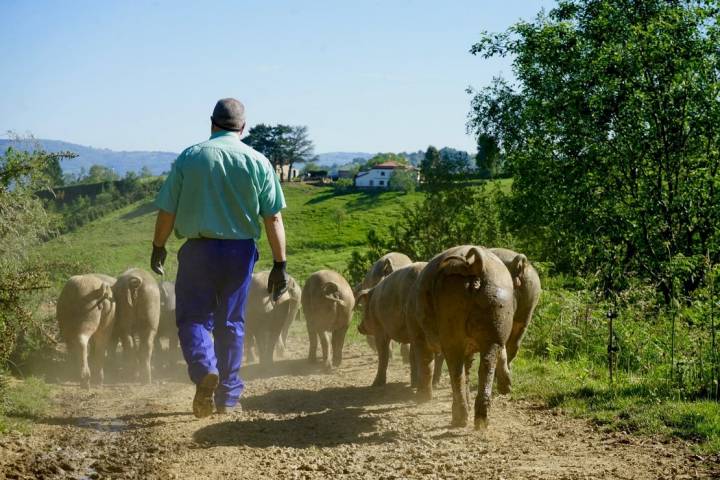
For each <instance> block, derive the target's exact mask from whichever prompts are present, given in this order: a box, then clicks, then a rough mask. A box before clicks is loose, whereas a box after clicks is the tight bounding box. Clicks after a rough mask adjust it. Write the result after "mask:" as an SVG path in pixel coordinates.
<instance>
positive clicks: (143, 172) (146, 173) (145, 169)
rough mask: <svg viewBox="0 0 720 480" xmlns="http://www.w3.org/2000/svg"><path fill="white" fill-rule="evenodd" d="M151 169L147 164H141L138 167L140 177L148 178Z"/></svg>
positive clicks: (150, 174)
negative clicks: (140, 166)
mask: <svg viewBox="0 0 720 480" xmlns="http://www.w3.org/2000/svg"><path fill="white" fill-rule="evenodd" d="M152 176H153V174H152V170H150V167H148V166H147V165H143V167H142V168H141V169H140V178H148V177H152Z"/></svg>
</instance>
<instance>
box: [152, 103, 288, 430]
mask: <svg viewBox="0 0 720 480" xmlns="http://www.w3.org/2000/svg"><path fill="white" fill-rule="evenodd" d="M210 120H211V124H212V125H211V133H212V134H211V136H210V139H209V140H207V141H205V142H202V143H199V144H197V145H194V146H192V147H190V148H188V149H186V150H185V151H184V152H182V153H181V154H180V156H179V157H178V158H177V160H175V163H173V166H172V169H171V171H170V174H169V175H168V177H167V179H166V180H165V183H164V184H163V186H162V188H161V189H160V193H158V195H157V198H156V199H155V205H156V206H157V207H158V209H159V211H158V215H157V221H156V223H155V237H154V239H153V249H152V257H151V260H150V266H151V268H152V270H153V271H155V272H156V273H158V274H160V275H163V274H164V270H163V264H164V262H165V257H166V256H167V251H166V250H165V242H166V241H167V239H168V237H169V236H170V233H171V232H172V230H173V228H174V230H175V235H176V236H177V237H178V238H186V239H187V241H186V242H185V243H184V244H183V245H182V247H181V248H180V251H179V252H178V273H177V280H176V283H175V292H176V297H177V311H176V318H177V326H178V336H179V338H180V345H181V347H182V351H183V356H184V357H185V361H186V362H187V364H188V373H189V375H190V379H191V380H192V382H193V383H195V385H196V387H195V388H196V390H195V398H194V399H193V413H194V414H195V416H196V417H197V418H202V417H207V416H208V415H210V414H212V412H213V397H214V404H215V407H216V408H217V412H218V413H228V412H230V411H231V410H232V409H233V408H235V407H236V405H237V404H238V400H239V398H240V394H241V393H242V390H243V383H242V380H241V379H240V375H239V369H240V364H241V362H242V356H243V336H244V333H245V318H244V310H245V301H246V299H247V293H248V287H249V285H250V278H251V275H252V271H253V267H254V265H255V262H256V261H257V259H258V252H257V247H256V245H255V240H257V239H258V238H259V237H260V232H261V227H260V218H262V221H263V223H264V225H265V232H266V234H267V238H268V242H269V243H270V248H271V250H272V255H273V260H274V262H273V268H272V272H271V273H270V278H269V280H268V292H269V293H271V294H272V295H273V297H274V298H275V299H277V298H278V297H279V296H280V295H282V294H283V293H284V292H285V290H287V280H288V276H287V273H285V265H286V259H285V229H284V227H283V222H282V216H281V214H280V210H281V209H282V208H284V207H285V198H284V196H283V193H282V189H281V188H280V183H279V181H278V178H277V175H276V174H275V171H274V170H273V168H272V167H271V165H270V162H268V160H267V159H266V158H265V157H264V156H263V155H262V154H260V153H258V152H256V151H255V150H253V149H252V148H250V147H249V146H247V145H245V144H244V143H242V142H241V141H240V135H241V134H242V132H243V130H244V128H245V107H244V106H243V104H242V103H240V102H239V101H238V100H235V99H234V98H224V99H222V100H220V101H218V102H217V105H215V109H214V110H213V114H212V117H210ZM211 333H212V337H211V336H210V335H211Z"/></svg>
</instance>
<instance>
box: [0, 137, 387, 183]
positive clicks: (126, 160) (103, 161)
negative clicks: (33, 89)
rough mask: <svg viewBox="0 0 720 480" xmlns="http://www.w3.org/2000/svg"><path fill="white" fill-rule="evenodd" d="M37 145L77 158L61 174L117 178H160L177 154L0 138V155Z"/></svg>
mask: <svg viewBox="0 0 720 480" xmlns="http://www.w3.org/2000/svg"><path fill="white" fill-rule="evenodd" d="M38 143H39V144H40V145H41V146H42V147H43V148H44V149H45V150H46V151H48V152H52V153H55V152H61V151H71V152H75V153H77V154H78V156H77V157H75V158H73V159H71V160H65V161H63V162H62V169H63V172H64V173H71V174H78V173H79V172H80V169H82V168H84V169H85V170H86V171H87V170H89V169H90V167H91V166H92V165H102V166H104V167H108V168H112V169H114V170H115V171H116V172H117V173H118V174H119V175H120V176H123V175H125V173H127V172H128V171H131V172H138V171H140V169H141V168H142V167H144V166H147V167H148V168H149V169H150V171H151V172H152V173H153V175H160V174H161V173H163V172H167V171H169V170H170V166H171V165H172V162H173V161H175V159H176V158H177V156H178V154H177V153H174V152H150V151H132V152H126V151H119V152H118V151H115V150H109V149H107V148H94V147H87V146H85V145H78V144H76V143H69V142H63V141H61V140H46V139H35V140H33V141H21V142H16V141H14V140H8V139H1V138H0V151H2V152H4V151H5V150H6V149H7V147H9V146H14V147H15V148H18V149H22V150H32V149H33V148H34V146H35V144H38ZM373 155H374V154H372V153H366V152H330V153H321V154H319V155H318V157H319V162H318V163H320V164H321V165H326V166H330V165H333V164H335V163H337V164H338V165H343V164H345V163H350V162H351V161H352V160H353V159H354V158H363V159H368V158H370V157H372V156H373Z"/></svg>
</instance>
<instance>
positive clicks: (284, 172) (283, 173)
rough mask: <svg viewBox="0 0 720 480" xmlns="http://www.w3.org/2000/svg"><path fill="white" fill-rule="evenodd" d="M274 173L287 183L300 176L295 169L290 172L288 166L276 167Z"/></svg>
mask: <svg viewBox="0 0 720 480" xmlns="http://www.w3.org/2000/svg"><path fill="white" fill-rule="evenodd" d="M275 173H277V174H278V175H280V177H281V178H282V179H283V180H285V181H286V182H289V181H290V180H292V179H294V178H296V177H297V176H298V175H299V174H300V172H299V171H298V169H297V168H293V169H292V170H290V166H289V165H282V166H280V165H276V166H275Z"/></svg>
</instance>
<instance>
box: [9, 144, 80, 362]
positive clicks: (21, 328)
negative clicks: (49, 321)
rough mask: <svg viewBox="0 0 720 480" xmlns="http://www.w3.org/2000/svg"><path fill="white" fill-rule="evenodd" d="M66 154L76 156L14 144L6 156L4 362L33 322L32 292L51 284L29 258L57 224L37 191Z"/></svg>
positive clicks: (43, 270)
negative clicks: (36, 193)
mask: <svg viewBox="0 0 720 480" xmlns="http://www.w3.org/2000/svg"><path fill="white" fill-rule="evenodd" d="M63 156H68V157H71V156H73V155H72V154H69V153H68V154H49V153H47V152H44V151H42V150H35V151H33V152H27V151H21V150H15V149H13V148H8V149H7V150H6V151H5V153H4V155H2V156H0V366H4V365H5V363H6V362H7V360H8V358H9V356H10V354H11V353H12V352H13V350H14V348H15V346H16V341H17V339H18V335H19V334H20V333H21V332H26V331H27V330H28V329H29V326H30V324H31V322H32V318H31V312H30V311H29V310H28V308H27V306H26V303H27V300H28V297H29V295H30V294H31V293H32V292H34V291H36V290H38V289H41V288H43V287H44V285H45V282H46V268H45V267H43V266H42V265H38V264H37V263H35V262H33V261H31V260H30V258H29V256H28V252H29V250H30V248H31V247H32V246H33V245H35V244H37V243H38V242H40V241H41V240H42V239H44V238H46V237H47V236H48V235H49V234H50V232H51V229H52V226H53V224H52V220H51V218H50V216H49V215H48V214H47V213H46V211H45V209H44V208H43V204H42V202H41V200H40V199H39V198H38V197H37V196H36V195H35V192H37V191H39V190H44V189H47V188H50V187H51V183H52V181H53V179H52V178H51V177H50V175H49V173H50V172H52V169H51V168H49V167H48V165H51V164H52V163H53V162H54V160H56V159H57V160H59V159H60V158H62V157H63Z"/></svg>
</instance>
